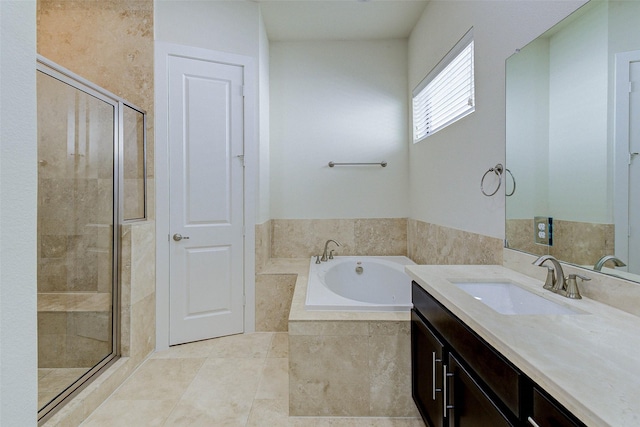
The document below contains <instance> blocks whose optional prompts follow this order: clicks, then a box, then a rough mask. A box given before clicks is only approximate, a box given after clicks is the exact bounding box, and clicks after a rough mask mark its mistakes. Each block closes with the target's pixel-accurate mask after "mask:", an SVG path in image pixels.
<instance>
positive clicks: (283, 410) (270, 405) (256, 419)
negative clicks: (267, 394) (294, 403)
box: [246, 398, 289, 427]
mask: <svg viewBox="0 0 640 427" xmlns="http://www.w3.org/2000/svg"><path fill="white" fill-rule="evenodd" d="M288 425H289V400H288V399H286V398H285V399H256V400H254V401H253V406H252V407H251V413H250V414H249V420H248V421H247V426H246V427H265V426H274V427H275V426H278V427H280V426H282V427H285V426H288Z"/></svg>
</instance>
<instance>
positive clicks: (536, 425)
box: [527, 417, 540, 427]
mask: <svg viewBox="0 0 640 427" xmlns="http://www.w3.org/2000/svg"><path fill="white" fill-rule="evenodd" d="M527 421H528V422H529V424H530V425H531V426H532V427H540V426H539V425H538V423H537V422H535V421H533V418H531V417H527Z"/></svg>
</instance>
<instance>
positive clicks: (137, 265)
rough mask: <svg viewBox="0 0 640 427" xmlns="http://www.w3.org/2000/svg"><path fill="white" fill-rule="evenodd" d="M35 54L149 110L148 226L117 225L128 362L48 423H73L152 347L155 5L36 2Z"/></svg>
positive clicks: (143, 0)
mask: <svg viewBox="0 0 640 427" xmlns="http://www.w3.org/2000/svg"><path fill="white" fill-rule="evenodd" d="M37 48H38V53H39V54H41V55H43V56H44V57H46V58H48V59H50V60H52V61H54V62H56V63H58V64H60V65H62V66H63V67H65V68H68V69H69V70H71V71H73V72H74V73H76V74H79V75H80V76H82V77H84V78H86V79H87V80H89V81H91V82H93V83H95V84H97V85H99V86H101V87H103V88H105V89H107V90H109V91H111V92H113V93H115V94H116V95H118V96H121V97H122V98H124V99H126V100H127V101H129V102H131V103H133V104H135V105H136V106H138V107H140V108H142V109H143V110H145V111H146V112H147V128H146V131H147V164H146V165H147V188H148V192H147V197H148V198H147V206H148V212H147V215H148V218H149V219H150V221H147V222H142V223H135V224H131V225H127V226H125V227H123V228H124V230H123V235H124V238H123V244H124V243H125V242H126V241H127V240H129V248H128V249H123V256H122V264H123V272H124V273H123V276H124V277H123V279H122V282H123V283H122V284H123V291H122V313H121V318H122V320H121V322H122V333H121V338H122V353H123V355H124V356H129V357H128V358H123V359H122V360H120V361H118V362H117V363H116V364H115V365H114V366H113V367H111V368H110V369H109V370H107V372H106V373H105V374H103V375H101V376H100V377H99V378H98V379H97V380H96V381H95V382H94V383H92V384H91V385H89V387H87V388H86V389H85V390H83V391H82V392H81V393H80V394H79V395H78V396H76V397H75V398H74V399H73V400H72V401H71V402H69V403H68V404H67V405H66V407H65V408H63V409H62V410H61V411H60V412H59V413H57V414H56V415H55V416H54V417H53V418H52V419H51V420H49V421H48V422H47V424H46V425H77V424H79V422H80V421H82V420H83V419H85V418H86V417H87V416H88V414H90V413H91V411H93V410H94V409H95V408H96V407H97V406H98V405H100V404H101V403H102V401H103V400H104V399H105V398H106V397H107V396H108V395H109V393H110V392H111V391H113V390H114V389H115V388H116V387H117V386H118V385H120V383H121V382H122V381H123V380H124V379H125V378H126V376H127V375H128V373H130V372H131V371H132V370H133V369H134V368H135V366H137V364H139V363H140V361H142V359H143V358H144V357H145V356H146V355H148V354H149V353H150V352H151V351H152V350H153V348H154V347H155V342H154V339H155V275H154V271H155V230H154V229H155V225H154V221H153V220H154V219H155V210H154V206H155V198H154V191H155V190H154V189H155V185H154V184H155V183H154V179H153V177H154V169H153V165H154V132H153V122H154V105H153V99H154V93H153V51H154V46H153V0H105V1H85V0H38V3H37ZM128 176H130V174H128ZM136 188H139V186H138V187H136ZM125 197H126V195H125ZM127 227H129V228H127ZM127 233H128V234H129V235H128V236H127V235H126V234H127ZM127 251H128V255H127Z"/></svg>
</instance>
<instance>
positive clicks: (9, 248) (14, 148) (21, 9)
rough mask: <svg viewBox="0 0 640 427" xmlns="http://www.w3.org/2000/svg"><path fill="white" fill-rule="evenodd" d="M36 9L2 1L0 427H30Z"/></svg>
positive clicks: (33, 403) (33, 406) (33, 401)
mask: <svg viewBox="0 0 640 427" xmlns="http://www.w3.org/2000/svg"><path fill="white" fill-rule="evenodd" d="M35 52H36V2H35V1H27V0H24V1H0V378H1V382H0V425H3V426H35V425H36V419H37V416H36V415H37V414H36V412H37V407H38V401H37V396H38V388H37V367H38V366H37V355H38V351H37V335H36V332H37V330H36V328H37V326H36V325H37V323H36V264H37V263H36V201H37V198H36V197H37V194H36V192H37V169H36V167H37V143H36V76H35V66H36V63H35V60H36V55H35Z"/></svg>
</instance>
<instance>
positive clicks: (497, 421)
mask: <svg viewBox="0 0 640 427" xmlns="http://www.w3.org/2000/svg"><path fill="white" fill-rule="evenodd" d="M448 359H449V360H448V368H449V375H451V377H450V378H447V379H445V381H448V382H449V384H450V385H451V389H450V391H448V392H447V394H448V396H447V403H448V404H450V406H451V407H450V408H449V409H447V411H448V412H449V413H448V414H447V418H448V420H449V423H448V425H449V426H450V427H479V426H483V427H484V426H487V427H489V426H490V427H512V426H515V425H517V423H518V422H517V420H514V421H509V419H508V418H507V416H505V414H503V413H502V410H501V408H499V407H498V406H496V405H495V403H494V402H493V401H492V400H491V398H490V397H489V396H488V395H487V394H486V392H485V390H483V389H482V388H481V387H480V386H479V385H478V384H477V383H476V381H475V379H474V378H473V377H472V376H471V374H470V373H469V372H467V370H466V369H465V368H464V366H463V365H462V364H461V363H460V362H459V361H458V360H457V359H456V357H455V356H454V355H453V354H449V357H448Z"/></svg>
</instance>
